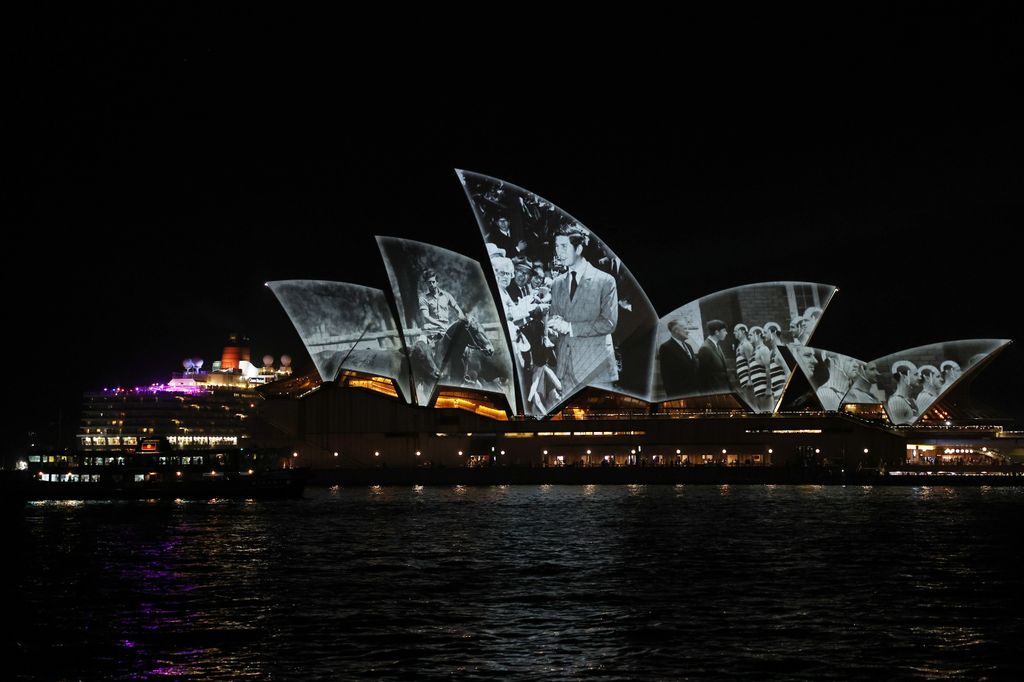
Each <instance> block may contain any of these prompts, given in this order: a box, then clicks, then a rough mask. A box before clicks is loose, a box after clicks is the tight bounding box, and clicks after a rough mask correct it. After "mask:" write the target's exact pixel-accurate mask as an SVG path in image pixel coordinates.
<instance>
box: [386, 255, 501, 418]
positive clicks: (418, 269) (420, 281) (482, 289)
mask: <svg viewBox="0 0 1024 682" xmlns="http://www.w3.org/2000/svg"><path fill="white" fill-rule="evenodd" d="M377 244H378V246H379V248H380V251H381V255H382V257H383V258H384V264H385V266H386V268H387V271H388V278H389V279H390V281H391V287H392V290H393V292H394V295H395V301H396V303H397V306H398V314H399V317H400V319H401V321H402V330H403V334H404V336H405V340H406V343H407V345H408V346H409V359H410V364H411V367H412V375H413V382H414V384H415V387H416V402H417V403H418V404H420V405H429V404H430V402H431V401H432V399H433V397H434V394H435V392H436V389H437V387H439V386H448V387H454V388H470V389H479V390H482V391H489V392H493V393H500V394H502V395H504V396H505V399H506V400H507V401H508V404H509V406H510V408H511V409H515V404H516V403H515V390H514V388H513V386H512V360H511V357H510V353H509V351H508V344H507V342H506V340H505V335H504V332H503V331H502V327H501V320H500V315H499V313H498V310H497V308H496V307H495V305H494V300H493V298H492V297H491V293H490V290H489V288H488V286H487V281H486V279H485V277H484V273H483V269H482V268H481V267H480V264H479V263H478V262H476V261H475V260H473V259H471V258H468V257H467V256H463V255H461V254H458V253H455V252H453V251H449V250H447V249H442V248H440V247H437V246H432V245H430V244H424V243H422V242H416V241H411V240H407V239H397V238H392V237H378V238H377Z"/></svg>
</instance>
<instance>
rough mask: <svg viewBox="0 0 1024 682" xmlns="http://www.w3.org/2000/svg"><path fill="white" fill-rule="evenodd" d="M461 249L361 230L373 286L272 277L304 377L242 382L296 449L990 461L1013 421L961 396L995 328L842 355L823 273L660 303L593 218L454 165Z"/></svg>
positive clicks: (391, 459) (656, 460) (481, 457)
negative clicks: (370, 249) (831, 344)
mask: <svg viewBox="0 0 1024 682" xmlns="http://www.w3.org/2000/svg"><path fill="white" fill-rule="evenodd" d="M457 174H458V177H459V179H460V181H461V182H462V185H463V188H464V190H465V193H466V196H467V198H468V200H469V203H470V205H471V208H472V212H473V214H474V215H475V218H476V221H477V223H478V225H479V229H480V233H481V236H482V238H483V248H480V247H478V246H476V245H474V247H473V248H472V249H469V250H471V251H473V252H474V253H479V254H480V257H479V258H472V257H469V256H466V255H463V254H459V253H454V252H452V251H449V250H446V249H442V248H439V247H436V246H432V245H430V244H425V243H421V242H416V241H410V240H405V239H397V238H389V237H378V238H377V244H378V248H379V250H380V253H381V256H382V260H383V266H384V267H385V268H386V271H387V275H388V280H389V282H390V291H382V290H379V289H373V288H368V287H365V286H361V285H359V284H355V283H345V282H333V281H312V280H288V281H276V282H269V283H268V284H267V286H268V287H269V288H270V289H271V290H272V291H273V293H274V295H275V296H276V297H277V299H278V301H279V302H280V304H281V305H282V306H283V308H284V310H285V311H286V312H287V314H288V316H289V318H290V319H291V321H292V323H293V324H294V326H295V329H296V330H297V331H298V334H299V336H300V337H301V339H302V342H303V343H304V345H305V347H306V349H307V350H308V352H309V355H310V357H311V358H312V360H313V362H314V364H315V367H316V375H306V376H301V377H292V378H289V379H287V380H283V381H277V382H274V383H271V384H267V386H265V387H264V388H262V389H260V390H261V392H262V393H263V395H264V397H265V398H266V403H265V409H263V410H262V412H263V415H264V416H265V418H266V420H267V422H269V423H270V424H271V425H272V426H273V427H274V428H276V429H278V430H279V432H280V433H282V434H285V435H286V437H287V438H288V439H289V442H291V443H297V444H298V447H297V448H296V450H297V453H298V452H299V451H301V455H302V456H303V457H304V460H303V461H305V462H307V463H309V464H311V465H312V466H314V467H334V466H343V467H381V466H387V467H408V466H417V465H422V466H427V465H431V466H445V467H454V466H478V465H503V464H504V465H520V466H548V467H550V466H623V465H643V466H701V465H716V466H752V467H757V466H792V465H794V464H806V463H811V462H813V463H817V464H826V465H828V464H834V465H842V466H850V467H890V468H891V467H893V466H896V465H901V464H911V465H913V464H927V465H939V464H948V465H955V464H986V463H990V464H1000V463H1003V464H1005V463H1007V462H1009V461H1010V460H1011V458H1013V457H1014V456H1015V455H1016V454H1017V453H1018V451H1020V450H1021V448H1020V446H1019V444H1018V441H1017V439H1016V437H1015V436H1016V435H1017V434H1013V433H1008V432H1006V431H1004V430H1003V426H1002V423H1003V422H1001V421H1000V419H999V418H996V417H992V416H991V415H986V414H984V413H982V412H979V411H978V410H977V409H976V408H975V407H974V406H973V405H972V404H971V401H970V400H969V393H968V391H966V390H965V389H966V387H967V386H968V385H969V383H970V381H971V378H972V377H973V376H974V375H976V373H977V372H978V371H979V370H981V369H982V368H983V367H984V366H985V365H986V364H988V363H989V362H990V361H991V360H992V359H993V358H994V357H995V356H996V355H997V354H998V353H999V352H1000V351H1002V350H1003V349H1005V348H1006V347H1007V345H1008V344H1009V343H1010V342H1009V341H1008V340H1003V339H966V340H951V341H946V342H942V343H935V344H932V345H927V346H922V347H918V348H911V349H906V350H895V349H894V351H893V352H892V353H890V354H888V355H886V356H884V357H880V358H854V357H850V356H849V355H847V354H845V353H844V352H843V349H842V348H838V349H826V348H819V347H817V346H816V345H814V343H813V335H814V332H815V330H816V329H817V327H818V325H819V324H822V323H827V322H825V320H826V318H827V314H828V307H829V303H830V301H831V300H832V297H833V295H835V293H836V288H835V287H834V286H831V285H829V284H820V283H815V282H799V281H772V282H758V283H752V284H747V285H745V286H740V287H736V288H733V289H728V290H725V291H718V292H713V293H709V294H707V295H706V296H704V297H702V298H699V299H697V300H695V301H690V302H689V303H686V304H684V305H681V306H679V307H678V308H676V309H675V310H671V311H668V312H667V313H664V314H659V313H658V312H657V311H655V309H654V307H653V306H652V304H651V302H650V300H649V299H648V296H647V295H646V293H645V292H644V289H643V287H642V286H641V281H640V279H639V278H638V277H637V276H636V275H635V273H634V272H633V271H631V270H630V269H629V267H628V265H627V264H626V263H623V262H622V261H621V260H620V259H619V258H618V256H617V255H616V254H615V252H614V251H612V249H611V248H610V247H609V246H608V245H607V244H606V243H604V242H603V241H602V240H601V239H600V238H599V237H598V235H596V234H595V233H594V232H593V231H591V230H589V229H587V228H586V227H585V226H584V225H582V224H581V223H580V222H579V221H577V220H576V219H574V218H573V217H572V216H571V215H569V214H568V213H567V212H565V211H563V210H562V209H561V208H559V207H558V206H556V205H554V204H552V203H551V202H550V201H547V200H545V199H543V198H541V197H539V196H537V195H536V194H533V193H531V192H528V191H526V190H524V189H521V188H519V187H516V186H515V185H512V184H510V183H508V182H504V181H501V180H498V179H495V178H491V177H488V176H484V175H478V174H475V173H469V172H464V171H458V172H457Z"/></svg>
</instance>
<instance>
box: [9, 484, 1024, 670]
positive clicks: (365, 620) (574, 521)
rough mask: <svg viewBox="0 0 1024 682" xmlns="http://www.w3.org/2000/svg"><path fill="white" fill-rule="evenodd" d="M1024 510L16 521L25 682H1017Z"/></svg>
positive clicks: (215, 509)
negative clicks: (447, 681) (412, 681)
mask: <svg viewBox="0 0 1024 682" xmlns="http://www.w3.org/2000/svg"><path fill="white" fill-rule="evenodd" d="M1022 528H1024V488H1016V487H1009V488H987V487H974V488H944V487H911V486H907V487H877V486H875V487H862V486H846V487H841V486H781V485H780V486H770V485H731V486H713V485H647V486H643V485H633V486H628V485H622V486H615V485H600V486H598V485H590V486H557V485H554V486H553V485H537V486H527V485H523V486H488V487H462V486H446V487H412V486H409V487H359V488H311V489H308V490H307V492H306V498H305V499H303V500H295V501H274V502H245V501H216V500H214V501H207V502H177V503H174V502H151V503H145V502H89V503H74V502H47V503H35V504H30V505H28V506H27V507H26V509H25V510H24V512H23V513H21V514H19V515H16V516H14V517H8V518H5V519H4V524H3V534H4V549H5V553H4V563H5V567H6V568H5V573H6V575H7V577H6V578H5V579H4V581H3V604H4V621H5V629H8V630H9V632H7V633H5V636H4V638H3V644H2V646H3V661H4V669H5V670H6V671H8V672H7V673H5V677H13V678H15V679H48V680H61V679H66V680H78V679H82V680H98V679H196V680H244V679H254V680H264V679H267V680H270V679H273V680H316V679H325V680H327V679H330V680H335V679H350V678H370V679H409V678H411V677H416V678H450V677H453V676H454V677H458V678H463V679H498V678H500V679H564V678H567V679H577V678H586V679H626V678H634V679H636V678H641V679H684V678H697V677H709V678H723V677H730V678H734V677H745V678H747V679H757V680H760V679H765V678H781V679H813V680H820V679H868V678H872V679H875V678H879V677H882V678H889V679H892V678H905V679H941V680H946V679H964V680H977V679H986V678H987V679H1021V677H1022V675H1024V663H1022V661H1021V657H1020V653H1019V652H1020V649H1021V642H1022V641H1024V611H1022V608H1021V607H1022V599H1021V594H1022V588H1024V584H1022V583H1024V578H1022V576H1024V549H1022V546H1024V544H1022V543H1021V542H1020V534H1021V531H1022Z"/></svg>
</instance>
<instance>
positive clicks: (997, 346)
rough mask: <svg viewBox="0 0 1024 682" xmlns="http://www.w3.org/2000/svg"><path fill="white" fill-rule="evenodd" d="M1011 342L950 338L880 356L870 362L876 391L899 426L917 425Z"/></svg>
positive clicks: (890, 417) (892, 420)
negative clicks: (875, 374)
mask: <svg viewBox="0 0 1024 682" xmlns="http://www.w3.org/2000/svg"><path fill="white" fill-rule="evenodd" d="M1009 343H1010V342H1009V341H1008V340H1005V339H965V340H962V341H947V342H945V343H934V344H931V345H928V346H919V347H917V348H910V349H908V350H902V351H899V352H897V353H893V354H891V355H886V356H885V357H881V358H878V359H877V360H874V361H873V362H872V363H871V364H873V365H874V368H875V370H876V372H877V375H878V382H877V386H876V390H875V391H874V394H875V395H877V396H878V397H879V398H880V400H881V401H882V402H883V404H884V405H885V411H886V414H888V415H889V421H891V422H892V423H893V424H896V425H898V426H903V425H909V424H914V423H916V422H917V421H918V420H920V419H921V417H923V416H924V415H925V414H926V413H927V412H928V409H929V408H930V407H931V406H932V404H933V403H934V402H935V401H936V400H938V399H939V398H940V397H942V396H943V395H945V394H946V393H948V392H949V391H950V390H951V389H952V388H953V387H954V386H956V384H957V383H958V382H959V381H960V380H961V379H962V378H963V377H965V376H967V375H969V374H971V373H973V372H975V371H976V370H977V369H979V368H980V367H981V366H982V365H984V364H985V362H987V361H988V360H989V359H991V358H992V357H994V355H995V354H996V353H998V352H999V351H1001V350H1002V349H1004V348H1005V347H1006V346H1007V345H1009ZM846 402H852V401H849V400H847V401H846Z"/></svg>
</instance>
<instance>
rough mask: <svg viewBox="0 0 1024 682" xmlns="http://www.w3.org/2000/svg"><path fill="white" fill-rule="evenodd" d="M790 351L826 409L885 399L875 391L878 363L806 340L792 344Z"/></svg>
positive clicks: (837, 409) (837, 408)
mask: <svg viewBox="0 0 1024 682" xmlns="http://www.w3.org/2000/svg"><path fill="white" fill-rule="evenodd" d="M790 351H792V353H793V358H794V359H795V360H796V363H797V366H799V367H800V370H801V371H802V372H803V373H804V376H806V377H807V381H808V383H810V385H811V388H812V389H813V390H814V393H815V396H816V397H817V399H818V402H819V403H820V404H821V407H822V409H824V410H826V411H828V412H838V411H839V409H840V408H841V407H842V406H843V405H844V404H845V403H851V402H856V403H861V404H863V403H880V402H882V401H881V399H880V398H879V397H878V396H877V395H876V393H874V392H875V391H877V390H878V388H877V383H878V376H877V371H876V370H875V365H874V363H866V362H864V361H862V360H858V359H857V358H853V357H850V356H848V355H842V354H840V353H834V352H832V351H827V350H822V349H820V348H812V347H811V346H807V345H803V344H801V345H793V346H790ZM851 398H853V399H852V400H851Z"/></svg>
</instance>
